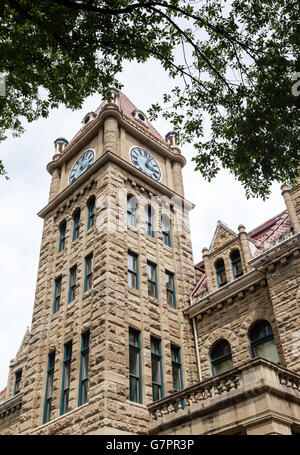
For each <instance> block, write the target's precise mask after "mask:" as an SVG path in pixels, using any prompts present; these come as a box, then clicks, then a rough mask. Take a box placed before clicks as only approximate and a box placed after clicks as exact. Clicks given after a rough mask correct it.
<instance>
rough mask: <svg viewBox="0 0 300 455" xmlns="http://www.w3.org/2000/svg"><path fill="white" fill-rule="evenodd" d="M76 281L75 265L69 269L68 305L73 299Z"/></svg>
mask: <svg viewBox="0 0 300 455" xmlns="http://www.w3.org/2000/svg"><path fill="white" fill-rule="evenodd" d="M76 280H77V265H74V267H72V268H71V269H70V275H69V293H68V303H70V302H72V301H73V300H74V299H75V295H76Z"/></svg>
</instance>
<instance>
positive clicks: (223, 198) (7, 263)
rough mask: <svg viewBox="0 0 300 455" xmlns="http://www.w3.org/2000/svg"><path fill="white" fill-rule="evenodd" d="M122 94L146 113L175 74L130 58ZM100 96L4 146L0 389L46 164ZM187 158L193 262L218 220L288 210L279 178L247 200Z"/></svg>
mask: <svg viewBox="0 0 300 455" xmlns="http://www.w3.org/2000/svg"><path fill="white" fill-rule="evenodd" d="M121 81H122V82H123V83H124V88H123V90H122V91H123V93H125V94H126V95H127V96H128V98H129V99H130V100H131V101H132V102H133V104H135V105H136V107H137V108H139V109H141V110H142V111H144V112H147V109H148V108H149V107H150V105H151V103H152V102H155V101H158V100H160V99H161V97H162V93H164V92H165V91H167V90H168V88H169V86H170V81H169V79H168V78H167V76H166V75H164V74H163V73H162V71H161V70H160V67H159V65H158V64H156V63H154V62H149V63H148V64H144V65H137V64H130V65H128V66H127V67H126V70H125V71H124V72H123V74H122V77H121ZM100 103H101V99H100V97H99V96H93V97H90V98H89V99H87V100H86V102H85V103H84V106H83V108H82V109H81V110H80V111H76V112H72V111H69V110H66V109H65V108H64V107H61V108H60V109H57V110H55V111H53V112H52V113H51V115H50V116H49V117H48V119H42V120H39V121H37V122H34V123H32V124H30V125H26V133H25V134H23V135H22V136H21V137H20V138H9V139H7V140H6V141H5V142H4V143H2V144H1V145H0V158H1V159H2V160H3V162H4V164H5V167H6V170H7V171H8V174H9V177H10V179H9V180H8V181H6V180H5V179H4V178H0V210H1V212H0V213H1V223H0V285H1V296H0V309H1V317H0V390H2V389H3V388H4V387H5V386H6V383H7V377H8V370H9V363H10V360H11V359H13V358H14V357H15V355H16V352H17V350H18V348H19V346H20V344H21V342H22V339H23V336H24V334H25V331H26V328H27V326H28V327H29V328H30V326H31V317H32V309H33V302H34V293H35V285H36V275H37V267H38V259H39V249H40V241H41V234H42V225H43V221H42V219H41V218H39V217H38V216H37V212H38V211H39V210H40V209H41V208H43V207H44V206H45V205H46V204H47V202H48V195H49V186H50V181H51V177H50V175H49V174H48V172H47V171H46V165H47V163H48V162H49V161H51V159H52V156H53V154H54V145H53V141H54V140H55V139H56V138H58V137H60V136H63V137H66V138H67V139H68V140H71V139H72V137H73V136H74V134H75V133H76V132H77V131H78V130H79V129H80V127H81V121H82V119H83V117H84V115H85V114H86V113H87V112H89V111H93V110H95V109H96V108H97V107H98V106H99V105H100ZM153 124H154V126H155V127H156V129H157V130H158V131H159V132H160V134H161V135H162V136H163V137H164V136H165V134H166V133H167V132H169V131H170V130H172V125H169V124H167V123H166V122H165V121H164V120H161V121H157V122H154V123H153ZM182 153H183V155H184V156H185V157H186V159H187V165H186V166H185V168H184V170H183V179H184V185H185V197H186V198H187V199H188V200H189V201H190V202H193V203H194V204H195V205H196V207H195V209H194V210H193V211H192V212H191V215H190V222H191V232H192V242H193V253H194V261H195V263H196V262H198V261H200V260H201V259H202V254H201V251H202V248H203V247H209V245H210V242H211V239H212V236H213V234H214V230H215V228H216V224H217V221H218V220H222V221H223V222H225V223H226V224H227V225H228V226H229V227H230V228H231V229H232V230H234V231H235V232H237V227H238V225H239V224H241V223H242V224H244V225H245V227H246V230H247V231H249V230H251V229H253V228H255V227H256V226H258V225H260V224H262V223H263V222H264V221H266V220H267V219H269V218H271V217H273V216H275V215H277V214H278V213H280V212H281V211H282V210H284V209H285V206H284V202H283V198H282V196H281V191H280V186H279V185H274V187H273V188H272V190H273V191H272V196H271V197H270V199H269V200H268V201H267V202H263V201H262V200H260V199H250V200H248V201H247V200H246V197H245V192H244V190H243V188H242V187H241V185H240V184H239V183H238V182H236V181H235V180H234V178H233V177H232V176H231V175H229V174H228V173H225V172H222V173H221V174H219V176H218V177H217V178H216V179H215V180H214V181H213V182H211V183H208V182H206V181H204V180H203V178H202V177H201V175H200V174H199V173H198V172H195V171H194V170H193V163H192V162H191V158H192V156H193V155H194V152H193V148H192V146H190V145H189V146H186V147H183V148H182Z"/></svg>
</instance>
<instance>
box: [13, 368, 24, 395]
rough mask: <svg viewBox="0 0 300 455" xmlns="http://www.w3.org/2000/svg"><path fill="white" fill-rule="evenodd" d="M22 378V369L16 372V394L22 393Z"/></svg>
mask: <svg viewBox="0 0 300 455" xmlns="http://www.w3.org/2000/svg"><path fill="white" fill-rule="evenodd" d="M21 379H22V370H19V371H17V372H16V374H15V387H14V395H17V393H20V390H21Z"/></svg>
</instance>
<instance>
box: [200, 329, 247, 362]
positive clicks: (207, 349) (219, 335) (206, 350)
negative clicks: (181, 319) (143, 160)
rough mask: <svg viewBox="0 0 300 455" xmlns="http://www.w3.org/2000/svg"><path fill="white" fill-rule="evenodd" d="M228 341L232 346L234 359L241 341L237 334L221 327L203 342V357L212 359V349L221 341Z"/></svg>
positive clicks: (201, 349)
mask: <svg viewBox="0 0 300 455" xmlns="http://www.w3.org/2000/svg"><path fill="white" fill-rule="evenodd" d="M223 339H225V340H227V341H228V343H229V344H230V346H231V352H232V355H233V357H234V355H235V351H236V348H237V347H238V345H239V340H238V337H237V336H236V334H235V333H234V332H233V331H232V330H230V329H227V328H224V327H221V328H219V329H216V330H215V331H214V332H212V333H210V335H209V336H208V337H207V338H206V339H205V340H203V343H202V347H201V348H200V351H201V357H202V356H203V358H208V357H210V353H211V349H212V347H213V346H214V345H215V344H216V343H217V342H218V341H221V340H223Z"/></svg>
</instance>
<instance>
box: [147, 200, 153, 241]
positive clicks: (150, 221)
mask: <svg viewBox="0 0 300 455" xmlns="http://www.w3.org/2000/svg"><path fill="white" fill-rule="evenodd" d="M145 230H146V234H148V235H150V236H151V237H154V209H153V207H151V205H149V204H147V205H145Z"/></svg>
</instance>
